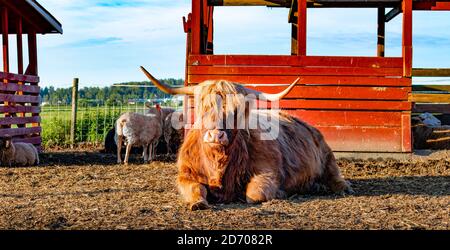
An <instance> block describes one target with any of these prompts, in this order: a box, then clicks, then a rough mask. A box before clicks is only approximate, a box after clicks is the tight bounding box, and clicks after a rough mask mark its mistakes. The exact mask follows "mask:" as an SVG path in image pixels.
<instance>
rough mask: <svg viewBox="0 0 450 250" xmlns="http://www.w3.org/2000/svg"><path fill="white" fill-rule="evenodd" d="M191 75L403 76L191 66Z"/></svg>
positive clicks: (396, 71)
mask: <svg viewBox="0 0 450 250" xmlns="http://www.w3.org/2000/svg"><path fill="white" fill-rule="evenodd" d="M188 74H190V75H296V76H305V75H315V76H318V75H322V76H401V75H402V70H401V69H400V68H358V67H353V68H331V67H280V66H273V67H272V66H271V67H264V66H239V67H226V66H189V67H188Z"/></svg>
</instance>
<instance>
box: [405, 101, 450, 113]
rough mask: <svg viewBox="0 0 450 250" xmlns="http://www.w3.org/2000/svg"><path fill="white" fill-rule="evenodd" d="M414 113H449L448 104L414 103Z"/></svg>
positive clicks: (449, 106) (449, 107)
mask: <svg viewBox="0 0 450 250" xmlns="http://www.w3.org/2000/svg"><path fill="white" fill-rule="evenodd" d="M413 112H414V113H425V112H428V113H442V114H450V105H449V104H433V103H427V104H417V103H416V104H414V107H413Z"/></svg>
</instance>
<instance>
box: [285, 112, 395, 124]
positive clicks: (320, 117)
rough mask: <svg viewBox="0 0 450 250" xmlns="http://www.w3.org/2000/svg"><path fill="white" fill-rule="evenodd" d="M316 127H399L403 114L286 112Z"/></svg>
mask: <svg viewBox="0 0 450 250" xmlns="http://www.w3.org/2000/svg"><path fill="white" fill-rule="evenodd" d="M284 112H286V113H288V114H291V115H293V116H295V117H298V118H299V119H301V120H303V121H305V122H307V123H309V124H313V125H314V126H366V127H368V126H372V127H379V126H380V125H382V126H384V127H399V126H400V125H401V121H402V120H401V116H402V115H401V112H370V111H327V110H301V109H298V110H285V111H284Z"/></svg>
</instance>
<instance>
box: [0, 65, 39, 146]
mask: <svg viewBox="0 0 450 250" xmlns="http://www.w3.org/2000/svg"><path fill="white" fill-rule="evenodd" d="M0 79H1V81H2V83H0V116H1V118H0V136H12V137H13V139H14V141H16V142H29V143H33V144H35V145H36V146H38V147H39V146H40V144H41V141H42V140H41V136H40V133H41V127H40V122H41V118H40V116H39V113H40V107H39V102H40V97H39V91H40V87H39V86H38V82H39V77H37V76H29V75H19V74H13V73H4V72H0Z"/></svg>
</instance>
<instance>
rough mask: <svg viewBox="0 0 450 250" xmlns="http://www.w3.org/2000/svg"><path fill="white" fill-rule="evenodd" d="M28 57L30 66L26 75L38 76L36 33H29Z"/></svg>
mask: <svg viewBox="0 0 450 250" xmlns="http://www.w3.org/2000/svg"><path fill="white" fill-rule="evenodd" d="M28 57H29V65H28V69H27V72H26V73H25V74H30V75H35V76H37V75H38V65H37V64H38V62H37V39H36V31H33V30H32V31H30V32H29V33H28Z"/></svg>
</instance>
